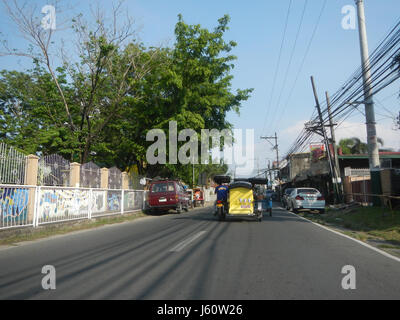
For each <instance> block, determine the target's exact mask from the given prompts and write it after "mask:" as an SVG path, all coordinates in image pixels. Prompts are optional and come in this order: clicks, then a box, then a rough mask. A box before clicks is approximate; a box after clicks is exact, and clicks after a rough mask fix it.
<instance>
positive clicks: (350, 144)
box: [339, 137, 384, 154]
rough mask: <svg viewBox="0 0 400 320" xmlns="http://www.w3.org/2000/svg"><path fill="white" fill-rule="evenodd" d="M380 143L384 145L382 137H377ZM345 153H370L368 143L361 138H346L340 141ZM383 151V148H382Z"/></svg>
mask: <svg viewBox="0 0 400 320" xmlns="http://www.w3.org/2000/svg"><path fill="white" fill-rule="evenodd" d="M377 141H378V143H379V144H380V145H381V146H383V145H384V142H383V140H382V139H381V138H378V139H377ZM339 146H340V147H341V148H342V152H343V154H365V153H368V145H367V144H366V143H364V142H362V141H361V140H360V139H359V138H356V137H353V138H346V139H342V140H340V141H339ZM380 151H381V149H380Z"/></svg>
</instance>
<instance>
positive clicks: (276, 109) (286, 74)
mask: <svg viewBox="0 0 400 320" xmlns="http://www.w3.org/2000/svg"><path fill="white" fill-rule="evenodd" d="M307 2H308V0H305V1H304V6H303V11H302V13H301V18H300V22H299V26H298V27H297V33H296V38H295V40H294V44H293V48H292V52H291V54H290V58H289V63H288V65H287V68H286V72H285V76H284V80H283V83H282V88H281V90H280V93H279V97H278V101H277V103H276V105H275V108H274V112H272V114H271V115H272V117H270V118H269V119H271V121H272V119H275V118H276V114H277V111H278V110H279V105H280V102H281V98H282V93H283V90H284V88H285V86H286V81H287V77H288V75H289V70H290V67H291V65H292V60H293V56H294V53H295V50H296V46H297V40H298V38H299V35H300V31H301V28H302V25H303V20H304V13H305V11H306V8H307ZM273 123H274V122H273V121H272V122H271V124H273ZM267 127H268V126H267ZM275 128H276V126H275Z"/></svg>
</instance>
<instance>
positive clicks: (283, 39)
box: [262, 0, 293, 132]
mask: <svg viewBox="0 0 400 320" xmlns="http://www.w3.org/2000/svg"><path fill="white" fill-rule="evenodd" d="M292 1H293V0H290V2H289V7H288V9H287V14H286V22H285V27H284V31H283V36H282V41H281V47H280V49H279V55H278V63H277V65H276V69H275V75H274V78H273V82H272V89H271V96H270V99H269V103H268V106H267V109H266V112H265V117H264V125H263V130H262V132H264V129H265V125H266V121H267V117H268V111H269V109H270V107H271V103H272V97H273V95H274V91H275V83H276V78H277V76H278V71H279V66H280V63H281V56H282V49H283V44H284V42H285V38H286V30H287V26H288V22H289V14H290V8H291V6H292Z"/></svg>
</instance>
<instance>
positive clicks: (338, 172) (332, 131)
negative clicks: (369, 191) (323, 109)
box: [325, 91, 342, 202]
mask: <svg viewBox="0 0 400 320" xmlns="http://www.w3.org/2000/svg"><path fill="white" fill-rule="evenodd" d="M325 97H326V103H327V106H328V115H329V126H330V127H331V138H332V147H333V153H334V160H335V165H334V169H335V175H336V183H337V187H336V188H337V190H339V193H338V194H337V201H338V202H342V183H341V181H340V182H339V179H341V177H340V166H339V157H338V151H337V145H336V136H335V128H334V126H335V124H334V123H333V119H332V113H331V101H330V99H329V94H328V91H325Z"/></svg>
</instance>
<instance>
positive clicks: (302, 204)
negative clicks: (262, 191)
mask: <svg viewBox="0 0 400 320" xmlns="http://www.w3.org/2000/svg"><path fill="white" fill-rule="evenodd" d="M287 199H288V210H291V211H293V212H295V213H297V212H298V211H299V210H303V209H308V210H318V211H319V213H324V212H325V198H324V197H323V196H322V194H321V192H319V191H318V190H317V189H314V188H295V189H293V191H292V192H291V193H290V196H289V197H288V198H287Z"/></svg>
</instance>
